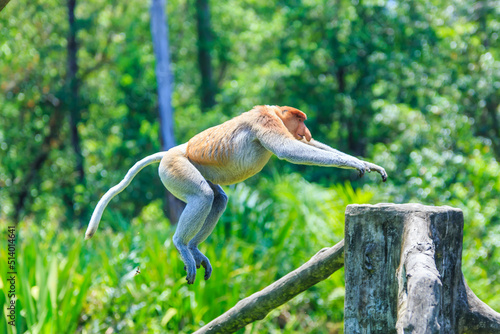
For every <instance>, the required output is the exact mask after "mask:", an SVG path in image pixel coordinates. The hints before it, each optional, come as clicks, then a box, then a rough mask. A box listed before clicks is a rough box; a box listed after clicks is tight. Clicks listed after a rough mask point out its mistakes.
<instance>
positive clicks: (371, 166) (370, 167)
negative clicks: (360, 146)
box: [361, 161, 387, 182]
mask: <svg viewBox="0 0 500 334" xmlns="http://www.w3.org/2000/svg"><path fill="white" fill-rule="evenodd" d="M363 162H364V164H365V169H366V171H367V172H368V173H369V172H371V171H375V172H377V173H379V174H380V176H382V181H384V182H385V181H386V180H387V173H386V171H385V169H384V168H382V167H380V166H377V165H375V164H372V163H371V162H366V161H363ZM361 176H362V175H361Z"/></svg>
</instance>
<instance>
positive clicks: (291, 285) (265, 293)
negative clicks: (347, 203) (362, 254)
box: [195, 240, 344, 334]
mask: <svg viewBox="0 0 500 334" xmlns="http://www.w3.org/2000/svg"><path fill="white" fill-rule="evenodd" d="M343 266H344V240H342V241H340V242H339V243H338V244H336V245H335V246H333V247H331V248H324V249H322V250H320V251H319V252H318V253H316V255H314V256H313V257H312V258H311V259H310V260H309V261H307V262H306V263H305V264H303V265H302V266H300V267H299V268H298V269H296V270H294V271H292V272H290V273H289V274H287V275H286V276H284V277H282V278H280V279H279V280H278V281H276V282H274V283H273V284H271V285H269V286H268V287H266V288H264V289H263V290H261V291H259V292H257V293H254V294H253V295H251V296H250V297H247V298H245V299H243V300H241V301H239V302H238V303H237V304H236V305H235V306H234V307H233V308H231V309H230V310H229V311H227V312H226V313H224V314H222V315H221V316H219V317H218V318H216V319H214V320H213V321H211V322H210V323H208V324H207V325H205V326H203V327H202V328H200V329H199V330H198V331H196V332H195V333H196V334H202V333H233V332H235V331H237V330H238V329H240V328H243V327H245V326H246V325H248V324H249V323H251V322H254V321H256V320H261V319H264V317H265V316H266V315H267V314H268V313H269V312H270V311H271V310H273V309H275V308H276V307H278V306H280V305H282V304H284V303H285V302H287V301H289V300H290V299H292V298H293V297H295V296H296V295H298V294H299V293H301V292H303V291H305V290H307V289H309V288H310V287H311V286H313V285H315V284H316V283H318V282H320V281H322V280H324V279H326V278H328V277H329V276H330V275H331V274H333V273H334V272H335V271H337V270H338V269H340V268H342V267H343Z"/></svg>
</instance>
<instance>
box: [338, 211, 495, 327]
mask: <svg viewBox="0 0 500 334" xmlns="http://www.w3.org/2000/svg"><path fill="white" fill-rule="evenodd" d="M345 224H346V226H345V279H346V288H345V290H346V296H345V323H344V331H345V333H500V314H499V313H497V312H495V311H493V310H492V309H491V308H489V307H488V306H487V305H486V304H484V303H483V302H482V301H480V300H479V299H478V298H477V297H476V296H475V295H474V293H473V292H472V291H471V290H470V289H469V288H468V286H467V285H466V284H465V281H464V279H463V275H462V271H461V263H462V237H463V235H462V232H463V214H462V211H461V210H458V209H454V208H451V207H430V206H423V205H419V204H402V205H396V204H379V205H349V206H348V207H347V210H346V223H345Z"/></svg>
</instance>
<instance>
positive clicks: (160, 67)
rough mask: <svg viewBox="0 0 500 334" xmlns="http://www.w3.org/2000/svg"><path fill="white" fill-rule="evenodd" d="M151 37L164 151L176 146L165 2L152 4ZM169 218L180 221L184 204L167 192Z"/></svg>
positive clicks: (157, 0)
mask: <svg viewBox="0 0 500 334" xmlns="http://www.w3.org/2000/svg"><path fill="white" fill-rule="evenodd" d="M150 13H151V35H152V37H153V48H154V52H155V57H156V71H155V72H156V80H157V85H158V106H159V113H160V123H161V126H160V129H161V130H160V131H161V139H162V147H163V150H165V151H167V150H169V149H170V148H172V147H174V146H175V138H174V117H173V108H172V88H173V79H172V73H171V72H170V53H169V46H168V25H167V17H166V15H165V0H152V2H151V10H150ZM167 198H168V206H169V218H170V222H171V223H172V224H174V223H176V222H177V221H178V220H179V217H180V215H181V213H182V210H183V209H184V203H183V202H182V201H180V200H178V199H177V198H175V197H174V196H173V195H172V194H171V193H170V192H167Z"/></svg>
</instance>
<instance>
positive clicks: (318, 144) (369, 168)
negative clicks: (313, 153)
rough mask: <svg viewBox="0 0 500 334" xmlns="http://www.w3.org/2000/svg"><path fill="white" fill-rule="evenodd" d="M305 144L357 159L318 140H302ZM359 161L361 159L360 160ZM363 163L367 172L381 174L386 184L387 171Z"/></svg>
mask: <svg viewBox="0 0 500 334" xmlns="http://www.w3.org/2000/svg"><path fill="white" fill-rule="evenodd" d="M302 142H303V143H306V144H308V145H311V146H313V147H317V148H319V149H322V150H325V151H330V152H334V153H336V154H339V155H341V156H347V157H349V158H352V159H356V158H355V157H353V156H350V155H348V154H346V153H344V152H341V151H339V150H336V149H334V148H332V147H330V146H328V145H326V144H323V143H321V142H319V141H317V140H314V139H311V140H310V141H306V140H305V139H303V140H302ZM358 160H359V159H358ZM359 161H361V162H362V163H364V164H365V167H366V171H367V172H371V171H375V172H377V173H379V174H380V175H381V176H382V180H383V181H384V182H385V181H386V180H387V173H386V172H385V169H384V168H382V167H380V166H378V165H375V164H373V163H371V162H367V161H363V160H359Z"/></svg>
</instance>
